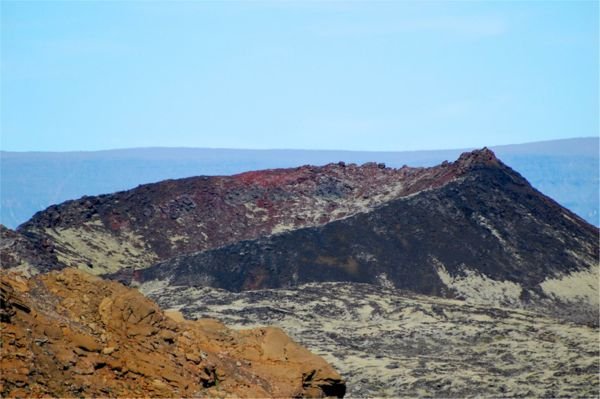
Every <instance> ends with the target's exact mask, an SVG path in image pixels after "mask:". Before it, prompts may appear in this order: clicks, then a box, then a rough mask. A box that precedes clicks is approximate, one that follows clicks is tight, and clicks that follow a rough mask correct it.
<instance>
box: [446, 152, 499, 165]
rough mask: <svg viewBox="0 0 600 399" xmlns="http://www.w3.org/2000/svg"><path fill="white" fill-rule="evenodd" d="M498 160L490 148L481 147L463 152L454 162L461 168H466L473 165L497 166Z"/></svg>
mask: <svg viewBox="0 0 600 399" xmlns="http://www.w3.org/2000/svg"><path fill="white" fill-rule="evenodd" d="M500 162H501V161H500V160H499V159H498V158H497V157H496V154H494V152H493V151H492V150H490V149H489V148H487V147H483V148H482V149H480V150H474V151H471V152H463V153H462V154H461V155H460V157H458V159H457V160H456V162H455V164H456V165H457V166H459V167H462V168H463V169H467V168H469V167H471V166H473V165H486V166H498V165H499V164H500Z"/></svg>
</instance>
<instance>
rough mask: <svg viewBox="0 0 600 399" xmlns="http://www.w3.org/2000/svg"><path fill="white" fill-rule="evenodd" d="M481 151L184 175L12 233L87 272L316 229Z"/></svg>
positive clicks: (87, 201)
mask: <svg viewBox="0 0 600 399" xmlns="http://www.w3.org/2000/svg"><path fill="white" fill-rule="evenodd" d="M494 160H495V157H494V155H493V153H492V152H491V151H489V150H487V149H484V150H482V151H476V152H473V153H468V154H463V155H462V156H461V157H460V158H459V160H458V161H457V162H454V163H448V162H445V163H444V164H442V165H440V166H436V167H432V168H408V167H403V168H400V169H393V168H386V167H385V165H383V164H376V163H366V164H364V165H362V166H357V165H355V164H348V165H347V164H344V163H337V164H333V163H332V164H328V165H325V166H322V167H316V166H302V167H298V168H292V169H273V170H263V171H255V172H246V173H242V174H239V175H235V176H215V177H207V176H200V177H192V178H187V179H180V180H166V181H162V182H159V183H155V184H147V185H143V186H139V187H137V188H135V189H132V190H129V191H123V192H118V193H115V194H110V195H101V196H97V197H83V198H81V199H79V200H75V201H67V202H65V203H63V204H60V205H55V206H51V207H49V208H48V209H46V210H45V211H42V212H38V213H37V214H36V215H35V216H34V217H33V218H32V219H31V220H30V221H28V222H27V223H25V224H24V225H22V226H21V227H20V228H19V232H21V233H25V234H27V235H28V237H32V238H34V239H36V240H38V241H39V240H48V241H50V242H52V243H53V244H54V245H55V249H56V252H57V255H58V260H59V265H61V266H75V267H79V268H83V269H85V270H86V271H89V272H91V273H94V274H103V273H107V272H115V271H117V270H120V269H123V268H132V269H140V268H144V267H147V266H150V265H151V264H153V263H155V262H158V261H161V260H164V259H168V258H171V257H173V256H176V255H181V254H186V253H191V252H196V251H202V250H207V249H213V248H218V247H221V246H223V245H227V244H231V243H234V242H237V241H240V240H250V239H255V238H258V237H261V236H265V235H270V234H273V233H279V232H283V231H289V230H294V229H298V228H301V227H310V226H318V225H322V224H325V223H328V222H330V221H333V220H338V219H342V218H345V217H348V216H351V215H354V214H357V213H359V212H365V211H369V210H371V209H373V208H375V207H377V206H379V205H381V204H384V203H386V202H388V201H390V200H392V199H396V198H400V197H404V196H407V195H410V194H414V193H416V192H419V191H422V190H425V189H431V188H434V187H439V186H441V185H444V184H446V183H448V182H450V181H453V180H455V179H457V178H460V177H461V176H462V175H464V174H468V173H469V170H471V169H473V168H477V165H480V164H486V163H490V162H494Z"/></svg>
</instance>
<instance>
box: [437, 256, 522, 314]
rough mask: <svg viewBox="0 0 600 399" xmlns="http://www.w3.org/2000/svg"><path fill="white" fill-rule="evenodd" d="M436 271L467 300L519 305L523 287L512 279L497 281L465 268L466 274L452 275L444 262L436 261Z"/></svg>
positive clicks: (500, 304)
mask: <svg viewBox="0 0 600 399" xmlns="http://www.w3.org/2000/svg"><path fill="white" fill-rule="evenodd" d="M436 271H437V274H438V276H439V277H440V279H441V280H442V282H443V283H444V284H446V286H448V287H450V288H452V289H454V290H456V292H458V293H459V294H460V295H461V296H463V297H464V299H465V300H466V301H469V302H472V303H482V304H488V305H493V306H505V305H517V304H519V303H520V297H521V292H522V291H523V288H522V287H521V286H520V285H519V284H517V283H513V282H511V281H497V280H493V279H491V278H489V277H488V276H486V275H485V274H481V273H478V272H476V271H474V270H471V269H467V268H465V269H464V270H463V273H464V275H461V276H452V275H450V273H448V271H447V270H446V268H445V267H444V265H443V264H441V263H440V262H439V261H437V262H436Z"/></svg>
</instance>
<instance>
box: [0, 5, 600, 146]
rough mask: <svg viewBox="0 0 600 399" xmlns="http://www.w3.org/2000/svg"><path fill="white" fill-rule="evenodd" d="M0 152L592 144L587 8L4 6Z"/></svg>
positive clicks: (592, 23) (591, 25)
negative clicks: (582, 140)
mask: <svg viewBox="0 0 600 399" xmlns="http://www.w3.org/2000/svg"><path fill="white" fill-rule="evenodd" d="M1 7H2V38H1V40H2V54H1V68H2V82H1V83H2V97H1V99H2V107H1V108H2V115H1V119H2V120H1V124H2V126H1V127H2V136H1V147H2V149H3V150H19V151H24V150H44V151H62V150H98V149H109V148H126V147H148V146H172V147H229V148H304V149H348V150H416V149H438V148H460V147H480V146H483V145H497V144H508V143H522V142H528V141H537V140H549V139H556V138H567V137H581V136H597V135H598V134H599V130H598V124H599V121H598V114H599V111H598V110H599V100H598V91H599V81H598V68H599V66H598V58H599V57H598V49H599V47H600V45H599V33H598V2H595V1H590V2H584V1H568V2H555V1H547V2H543V1H536V2H508V1H503V2H479V3H478V2H441V3H437V2H418V3H417V2H400V1H398V2H232V1H229V2H170V3H162V2H119V1H115V2H75V1H65V2H50V1H43V2H39V3H38V2H31V1H27V2H10V1H5V0H3V1H2V2H1Z"/></svg>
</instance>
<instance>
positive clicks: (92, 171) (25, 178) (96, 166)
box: [0, 138, 599, 228]
mask: <svg viewBox="0 0 600 399" xmlns="http://www.w3.org/2000/svg"><path fill="white" fill-rule="evenodd" d="M598 148H599V139H598V138H580V139H565V140H554V141H547V142H537V143H529V144H517V145H508V146H495V147H491V149H492V150H493V151H494V152H495V153H496V154H497V155H498V156H499V157H500V158H501V159H503V160H504V162H506V163H507V164H509V165H511V167H513V169H515V170H517V171H519V172H520V173H521V174H522V175H523V176H524V177H526V178H527V179H528V180H529V181H530V182H531V183H532V184H533V186H534V187H536V188H537V189H539V190H540V191H542V192H543V193H545V194H546V195H549V196H550V197H552V198H554V199H555V200H557V201H558V202H559V203H560V204H562V205H563V206H566V207H567V208H569V209H571V210H572V211H574V212H575V213H577V214H578V215H580V216H581V217H583V218H585V219H586V220H587V221H588V222H590V223H592V224H595V225H599V219H598V218H599V214H598V207H599V205H598V190H599V178H598V173H599V172H598V169H599V168H598V165H599V156H598V151H599V150H598ZM467 150H469V149H456V150H439V151H406V152H368V151H365V152H357V151H329V150H324V151H314V150H229V149H193V148H139V149H130V150H110V151H94V152H62V153H61V152H29V153H27V152H6V151H0V170H1V178H0V189H1V190H0V223H2V224H5V225H7V226H8V227H11V228H15V227H16V226H17V225H19V224H21V223H23V222H25V221H26V220H27V219H29V218H30V217H31V216H32V215H33V214H34V213H35V212H37V211H40V210H43V209H45V208H46V207H48V206H50V205H53V204H58V203H60V202H63V201H65V200H70V199H74V198H79V197H81V196H83V195H98V194H104V193H112V192H115V191H120V190H126V189H130V188H133V187H135V186H137V185H140V184H145V183H152V182H157V181H161V180H165V179H174V178H184V177H191V176H198V175H231V174H235V173H241V172H245V171H249V170H260V169H271V168H287V167H297V166H300V165H306V164H311V165H324V164H327V163H331V162H338V161H344V162H346V163H357V164H362V163H366V162H378V163H385V164H386V165H388V166H390V167H395V168H399V167H401V166H402V165H404V164H407V165H410V166H433V165H435V164H438V163H441V162H442V161H444V160H447V159H455V158H457V157H458V156H459V155H460V154H461V153H462V152H464V151H467Z"/></svg>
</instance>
